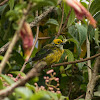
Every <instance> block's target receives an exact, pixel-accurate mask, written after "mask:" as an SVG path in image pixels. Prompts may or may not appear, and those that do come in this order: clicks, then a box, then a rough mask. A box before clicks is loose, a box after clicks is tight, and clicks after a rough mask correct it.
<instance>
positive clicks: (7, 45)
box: [0, 42, 10, 55]
mask: <svg viewBox="0 0 100 100" xmlns="http://www.w3.org/2000/svg"><path fill="white" fill-rule="evenodd" d="M9 44H10V42H7V43H6V44H5V45H4V46H2V47H1V48H0V55H1V54H3V53H4V52H6V50H7V49H8V47H9Z"/></svg>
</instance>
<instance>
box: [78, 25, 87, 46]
mask: <svg viewBox="0 0 100 100" xmlns="http://www.w3.org/2000/svg"><path fill="white" fill-rule="evenodd" d="M76 28H77V30H78V33H79V42H80V45H82V44H83V43H84V41H85V40H86V37H87V29H86V27H84V26H83V25H79V24H76Z"/></svg>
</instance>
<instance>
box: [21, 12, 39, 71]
mask: <svg viewBox="0 0 100 100" xmlns="http://www.w3.org/2000/svg"><path fill="white" fill-rule="evenodd" d="M36 16H38V13H37V15H36ZM38 35H39V24H38V25H37V32H36V39H35V41H34V44H33V46H32V49H31V51H30V55H29V58H30V56H31V54H32V52H33V50H34V48H35V45H36V43H37V40H38ZM29 58H28V59H29ZM26 63H27V61H25V62H24V64H23V66H22V69H21V70H20V71H21V72H23V71H24V69H25V66H26Z"/></svg>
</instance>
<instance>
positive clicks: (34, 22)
mask: <svg viewBox="0 0 100 100" xmlns="http://www.w3.org/2000/svg"><path fill="white" fill-rule="evenodd" d="M61 1H62V0H58V5H59V4H60V3H61ZM54 8H55V7H54V6H52V7H50V8H49V9H48V10H46V11H45V12H43V13H42V14H41V15H40V16H38V17H36V18H35V19H34V21H33V22H31V23H30V26H31V27H34V26H36V25H37V23H38V22H40V21H41V20H42V19H43V18H45V17H46V16H47V15H48V14H49V13H50V12H52V11H53V9H54Z"/></svg>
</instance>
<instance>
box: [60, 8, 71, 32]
mask: <svg viewBox="0 0 100 100" xmlns="http://www.w3.org/2000/svg"><path fill="white" fill-rule="evenodd" d="M71 11H72V8H71V9H70V11H69V13H68V16H67V18H66V21H65V23H64V25H63V27H62V29H61V32H62V31H63V30H64V28H65V27H66V25H67V23H68V19H69V16H70V14H71Z"/></svg>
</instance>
